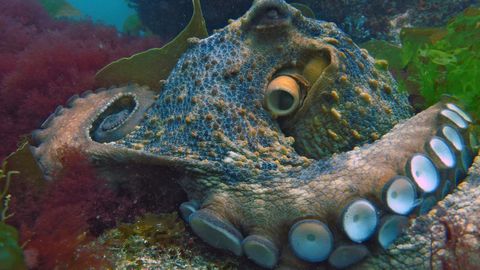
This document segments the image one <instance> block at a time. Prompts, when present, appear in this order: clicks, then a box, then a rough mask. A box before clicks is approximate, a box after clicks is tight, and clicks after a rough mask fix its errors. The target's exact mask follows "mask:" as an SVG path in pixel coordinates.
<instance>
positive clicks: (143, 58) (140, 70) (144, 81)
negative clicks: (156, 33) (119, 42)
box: [95, 0, 208, 89]
mask: <svg viewBox="0 0 480 270" xmlns="http://www.w3.org/2000/svg"><path fill="white" fill-rule="evenodd" d="M192 1H193V7H194V8H193V15H192V18H191V20H190V22H189V23H188V25H187V26H186V27H185V29H184V30H183V31H182V32H181V33H180V34H179V35H178V36H177V37H175V38H174V39H173V40H172V41H171V42H169V43H168V44H167V45H165V46H163V47H162V48H153V49H150V50H147V51H144V52H141V53H137V54H135V55H133V56H130V57H127V58H122V59H119V60H117V61H115V62H113V63H111V64H109V65H107V66H105V67H104V68H102V69H101V70H100V71H99V72H98V73H97V74H96V76H95V80H96V82H97V83H98V84H99V85H100V86H104V87H109V86H112V85H123V84H127V83H138V84H140V85H148V86H150V87H151V88H153V89H158V88H159V87H160V86H161V84H162V83H161V81H162V80H165V79H166V78H167V77H168V76H169V75H170V72H171V71H172V69H173V68H174V67H175V65H176V63H177V61H178V59H179V58H180V57H181V56H182V54H183V53H184V52H185V51H186V50H187V49H188V46H189V44H188V43H189V42H188V41H189V39H190V38H193V37H196V38H204V37H207V36H208V32H207V28H206V26H205V20H204V18H203V15H202V9H201V6H200V0H192Z"/></svg>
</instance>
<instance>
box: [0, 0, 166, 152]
mask: <svg viewBox="0 0 480 270" xmlns="http://www.w3.org/2000/svg"><path fill="white" fill-rule="evenodd" d="M0 28H1V29H2V31H0V115H2V120H3V121H2V127H1V129H0V138H2V141H3V143H2V144H1V145H0V160H1V159H3V158H4V157H5V156H6V155H8V154H9V153H10V152H12V151H14V150H15V149H16V147H17V145H16V144H17V142H18V141H19V138H20V137H21V136H22V135H25V134H28V133H29V132H30V131H31V130H33V129H35V128H37V127H38V126H39V125H40V124H41V122H42V120H44V119H46V118H47V117H48V115H49V113H51V112H52V111H53V110H54V109H55V107H56V105H58V104H63V103H65V101H66V100H67V99H68V98H69V97H70V96H72V95H74V94H76V93H80V92H82V91H85V90H88V89H94V88H96V87H95V83H94V76H95V73H96V72H97V71H98V70H99V69H100V68H102V67H103V66H105V65H106V64H108V63H110V62H112V61H114V60H116V59H118V58H121V57H124V56H128V55H131V54H133V53H135V52H138V51H143V50H145V49H148V48H151V47H159V46H161V42H160V40H159V39H157V38H154V37H151V38H140V37H123V36H120V35H119V34H118V32H117V31H116V30H115V29H114V28H113V27H106V26H101V25H94V24H93V23H91V22H69V21H58V20H54V19H52V18H50V17H49V16H48V14H47V13H46V11H45V10H44V9H43V8H42V6H41V5H40V4H39V3H38V1H35V0H4V1H1V2H0Z"/></svg>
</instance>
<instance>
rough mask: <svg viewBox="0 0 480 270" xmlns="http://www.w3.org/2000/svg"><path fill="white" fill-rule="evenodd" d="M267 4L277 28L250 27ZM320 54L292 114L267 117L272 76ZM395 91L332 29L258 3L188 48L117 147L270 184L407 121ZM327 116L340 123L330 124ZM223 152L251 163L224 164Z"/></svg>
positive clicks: (405, 104)
mask: <svg viewBox="0 0 480 270" xmlns="http://www.w3.org/2000/svg"><path fill="white" fill-rule="evenodd" d="M273 4H275V5H279V6H280V8H279V9H281V13H282V14H281V16H284V18H282V20H284V21H283V22H282V23H284V25H281V26H275V27H271V28H269V29H257V28H258V27H259V26H260V27H261V25H262V20H263V19H264V18H263V17H264V16H266V15H265V8H266V7H267V6H268V5H273ZM322 52H323V53H325V54H329V56H328V57H329V58H331V60H330V62H331V63H330V65H329V67H328V68H327V69H326V70H325V71H324V72H323V74H322V75H321V77H319V78H318V79H317V80H316V81H312V82H309V84H310V85H309V86H308V89H307V91H308V93H307V95H306V97H305V99H304V101H303V105H302V106H301V107H300V108H299V109H298V110H297V111H296V112H295V113H294V115H291V116H287V117H286V118H284V119H273V117H272V116H271V115H270V114H269V112H268V111H267V110H265V109H264V108H263V105H262V104H263V99H264V95H265V94H264V91H265V88H266V86H267V84H268V83H269V82H270V81H271V79H272V76H273V75H274V74H275V73H276V72H277V71H278V70H280V69H283V68H285V67H298V68H299V69H301V68H302V66H304V65H305V62H308V60H309V59H310V58H313V57H315V56H319V55H321V53H322ZM396 87H397V86H396V84H395V82H394V81H393V80H392V78H391V76H390V75H389V74H388V73H387V72H384V71H380V70H378V69H376V68H375V66H374V60H373V59H372V58H371V57H369V56H368V54H367V52H365V51H362V50H361V49H360V48H359V47H358V46H356V45H355V44H353V43H352V41H351V39H350V38H348V37H347V36H346V35H345V34H344V33H343V32H342V31H341V30H340V29H338V28H337V27H336V26H335V25H334V24H332V23H328V22H323V21H316V20H312V19H308V18H305V17H303V16H301V14H299V13H298V11H297V10H294V9H293V8H292V7H290V6H287V5H286V4H285V3H277V2H275V1H272V3H268V1H263V2H259V3H257V4H256V6H254V8H252V10H251V11H250V12H249V13H247V14H246V15H245V16H243V17H242V18H240V19H239V20H237V21H235V22H233V23H231V24H230V25H229V26H227V27H226V28H224V29H222V30H220V31H218V32H217V33H215V34H213V35H212V36H210V37H208V38H206V39H204V40H199V41H196V42H195V43H194V44H192V47H191V48H190V49H189V50H188V51H187V52H186V53H185V54H184V55H183V57H182V58H181V59H180V60H179V62H178V64H177V66H176V68H175V69H174V70H173V72H172V75H171V76H170V77H169V78H168V80H167V81H166V83H165V86H164V87H163V89H162V90H161V93H160V95H159V97H158V99H157V101H156V102H155V104H154V105H153V106H152V107H151V109H149V110H148V112H147V115H146V117H145V120H144V121H143V122H142V123H140V124H139V129H138V130H137V131H135V132H134V133H132V134H130V135H128V136H127V137H126V138H125V139H124V140H122V141H121V142H120V143H119V144H122V145H124V146H126V147H129V148H133V147H135V146H137V147H140V148H142V149H143V151H146V152H149V153H153V154H155V155H168V156H171V155H174V156H177V157H181V158H188V159H198V160H208V161H209V162H212V163H214V164H215V166H218V167H221V168H222V171H223V172H226V174H225V175H229V176H230V179H229V180H230V181H245V180H246V179H247V178H250V177H252V172H254V171H255V170H258V171H257V173H256V174H257V175H258V174H262V175H264V176H265V177H269V176H270V177H271V176H272V175H275V174H276V173H278V172H279V167H285V166H292V167H299V168H300V167H302V166H305V165H306V164H308V161H306V159H305V157H302V155H304V156H307V157H313V158H323V157H328V156H329V155H331V154H333V153H337V152H341V151H346V150H349V149H352V147H353V146H355V145H361V144H363V143H365V142H371V141H373V140H374V139H377V138H379V137H380V136H381V135H383V134H384V133H386V132H387V131H388V130H390V129H391V128H392V127H393V125H395V124H396V123H397V122H398V121H399V120H401V119H405V118H407V117H410V116H411V113H410V107H409V105H408V102H407V97H406V95H405V94H403V93H398V91H397V89H396ZM385 89H387V90H385ZM332 91H334V92H336V93H337V95H338V97H336V99H337V100H334V98H332V97H331V95H332ZM362 97H363V98H362ZM332 109H335V110H336V111H337V112H338V113H339V114H341V119H336V118H335V117H334V116H332V114H331V113H330V111H331V110H332ZM277 120H279V121H277ZM280 122H281V124H282V126H283V130H284V131H285V133H286V134H284V132H282V130H281V128H280V124H279V123H280ZM328 131H332V133H334V134H336V135H332V134H329V133H328ZM352 132H356V133H357V134H356V135H357V137H355V136H353V135H352ZM332 136H334V137H335V138H332ZM293 142H294V144H293V145H292V143H293ZM294 148H296V149H297V150H298V153H297V151H295V149H294ZM229 152H234V153H239V154H240V155H244V156H246V159H247V160H248V161H249V162H243V163H242V164H241V165H242V166H235V164H231V163H226V162H223V161H224V160H225V158H227V157H228V153H229ZM237 165H238V164H237ZM288 171H290V172H291V171H292V170H291V169H289V170H288ZM257 178H258V177H257Z"/></svg>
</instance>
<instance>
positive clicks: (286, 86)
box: [264, 75, 301, 117]
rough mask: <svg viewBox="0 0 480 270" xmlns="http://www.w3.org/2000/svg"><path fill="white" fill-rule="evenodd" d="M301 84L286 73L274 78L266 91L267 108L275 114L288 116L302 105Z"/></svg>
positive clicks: (265, 102)
mask: <svg viewBox="0 0 480 270" xmlns="http://www.w3.org/2000/svg"><path fill="white" fill-rule="evenodd" d="M300 96H301V92H300V86H299V85H298V83H297V81H296V80H295V79H294V78H292V77H290V76H286V75H282V76H279V77H276V78H275V79H273V80H272V81H271V82H270V83H269V84H268V86H267V90H266V92H265V98H264V104H265V108H266V109H267V110H268V111H269V112H270V113H271V114H272V115H273V116H274V117H277V116H286V115H289V114H291V113H293V112H294V111H295V110H296V109H297V108H298V107H299V106H300Z"/></svg>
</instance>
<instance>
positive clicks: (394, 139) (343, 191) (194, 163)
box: [32, 0, 480, 269]
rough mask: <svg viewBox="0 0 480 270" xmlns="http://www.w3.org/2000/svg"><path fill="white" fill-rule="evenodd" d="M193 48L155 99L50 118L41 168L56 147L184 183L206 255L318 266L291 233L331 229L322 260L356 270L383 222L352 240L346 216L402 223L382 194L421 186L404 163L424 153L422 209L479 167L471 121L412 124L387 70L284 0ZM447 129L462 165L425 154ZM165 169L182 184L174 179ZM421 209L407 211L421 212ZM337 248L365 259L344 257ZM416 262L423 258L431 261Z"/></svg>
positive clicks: (92, 96)
mask: <svg viewBox="0 0 480 270" xmlns="http://www.w3.org/2000/svg"><path fill="white" fill-rule="evenodd" d="M190 43H191V47H190V48H189V49H188V51H187V52H186V53H185V54H184V55H183V56H182V57H181V59H180V60H179V61H178V64H177V66H176V67H175V69H174V70H173V71H172V73H171V75H170V77H169V78H168V79H167V80H166V81H165V83H164V86H163V88H162V89H160V93H159V94H158V96H157V95H156V93H154V92H152V91H150V90H149V89H148V88H146V87H140V86H138V85H128V86H123V87H118V88H113V89H110V90H108V91H103V90H102V91H98V92H96V93H90V92H88V94H85V95H83V96H81V98H78V99H73V100H72V101H71V102H69V104H68V107H67V108H63V109H60V110H59V111H58V112H57V113H56V114H54V115H53V118H49V120H47V121H46V123H45V124H44V125H42V129H40V130H37V131H35V132H34V133H33V134H32V137H33V143H34V146H32V152H33V154H34V156H35V157H36V158H37V160H38V163H39V165H40V166H41V167H42V169H43V170H44V172H45V173H46V174H47V175H53V173H52V172H54V171H56V170H59V169H60V168H61V164H60V163H61V162H60V160H61V157H60V156H59V150H60V149H63V148H64V147H71V148H75V149H79V150H80V151H81V152H82V153H84V154H85V155H86V156H87V157H88V158H89V160H91V161H92V163H93V164H94V165H95V166H96V167H97V168H98V171H99V173H100V174H101V175H102V176H103V177H106V178H108V179H109V180H111V181H112V182H114V183H125V182H127V183H128V182H139V183H144V182H145V181H149V182H151V183H155V184H157V185H158V186H160V187H161V188H162V189H164V191H163V192H164V194H167V195H168V194H169V193H171V194H177V193H174V192H170V190H171V189H172V188H175V187H176V186H175V185H177V184H178V185H180V186H181V188H182V189H183V190H184V191H185V192H186V194H187V196H188V198H189V200H190V201H189V202H186V203H184V204H182V205H181V206H180V210H181V213H182V215H183V216H184V218H185V219H186V221H188V222H189V224H190V226H191V228H192V230H193V231H194V232H195V233H196V234H197V235H198V236H199V237H200V238H202V239H203V240H204V241H206V242H207V243H209V244H211V245H212V246H214V247H217V248H221V249H225V250H228V251H230V252H233V253H234V254H236V255H242V254H245V255H246V256H247V257H249V258H250V259H251V260H253V261H254V262H255V263H257V264H258V265H261V266H263V267H266V268H274V267H277V266H278V267H280V268H282V267H283V268H284V269H319V268H318V267H328V266H327V263H326V261H325V262H324V261H322V262H320V261H308V256H300V255H302V254H300V255H299V254H298V252H297V253H295V252H296V251H295V250H292V245H291V243H289V241H291V240H289V238H290V236H291V235H292V234H293V233H291V231H290V229H291V228H295V224H303V223H305V224H313V225H312V226H315V224H323V225H322V228H329V230H330V231H331V239H330V241H329V242H331V243H332V249H331V250H327V254H329V255H330V257H329V258H328V263H329V264H330V265H331V266H339V265H344V264H345V263H346V265H354V264H356V263H359V261H360V260H362V259H364V257H365V256H366V255H367V253H368V252H366V251H368V250H369V251H370V252H373V251H375V250H378V249H379V247H378V244H377V241H376V240H375V238H376V237H379V235H380V227H381V224H376V226H375V227H374V228H373V229H372V232H373V231H374V232H376V233H377V235H376V236H374V235H373V234H372V235H369V240H367V241H364V242H362V241H360V242H359V241H356V242H355V241H354V240H353V239H352V237H351V236H350V235H348V234H347V233H346V230H345V226H347V225H345V224H344V221H343V219H342V218H343V216H344V213H345V211H346V209H348V208H349V207H350V206H351V205H352V204H353V203H354V202H357V201H358V199H359V198H360V199H361V200H362V201H368V202H369V203H370V204H371V205H372V208H374V209H375V211H374V213H375V215H374V216H375V217H378V218H379V220H380V218H388V216H389V215H394V214H398V213H396V212H394V211H393V210H392V209H391V207H390V206H389V205H388V202H387V201H386V197H385V192H386V190H388V189H389V188H390V183H391V181H392V180H394V179H396V178H398V176H402V177H407V178H408V177H411V178H414V177H415V175H413V174H412V173H411V170H410V169H409V168H410V167H409V166H410V165H409V162H410V160H411V158H412V156H414V155H415V154H418V153H424V154H425V155H428V156H429V158H430V159H431V160H432V162H434V164H435V166H437V167H438V169H439V171H440V172H441V173H440V176H441V178H440V179H439V180H438V182H439V184H438V185H439V186H441V187H438V188H437V189H438V190H436V191H434V192H423V191H422V190H420V189H419V190H418V191H416V192H415V196H416V201H415V203H418V204H419V206H418V209H425V208H428V207H427V206H428V205H426V204H425V203H426V202H432V201H439V200H442V199H443V197H444V196H445V195H446V194H447V193H448V192H449V191H451V190H447V192H446V193H445V192H440V190H443V189H444V188H443V186H444V185H446V182H448V181H451V180H452V179H454V180H455V183H459V182H460V181H461V180H462V179H463V178H464V176H465V175H466V174H467V170H468V168H469V166H470V164H471V161H464V160H463V157H469V158H471V157H473V156H475V155H476V153H477V150H478V148H477V145H476V143H475V141H474V140H473V138H475V135H473V134H474V133H473V130H472V127H471V125H470V124H471V123H470V122H469V123H465V126H462V125H461V124H462V123H459V122H458V121H457V122H455V121H452V120H451V119H448V118H446V117H445V116H444V115H442V112H444V111H445V110H447V111H448V110H450V109H449V107H448V106H449V105H452V104H449V103H448V102H451V101H446V102H442V103H439V104H436V105H435V106H432V107H431V108H429V109H427V110H425V111H423V112H422V113H420V114H417V115H416V116H412V114H411V108H410V106H409V104H408V101H407V95H406V93H402V92H400V91H398V89H397V85H396V83H395V82H394V80H393V79H392V77H391V75H390V74H389V73H388V71H386V65H385V62H381V61H380V62H378V61H377V62H376V61H375V60H374V59H373V58H372V57H370V56H369V55H368V52H366V51H365V50H362V49H360V48H359V47H358V46H357V45H355V44H354V43H353V42H352V41H351V39H350V38H349V37H348V36H346V35H345V34H344V33H343V32H342V31H341V30H339V29H338V28H337V27H336V26H335V25H334V24H332V23H328V22H323V21H315V20H312V19H307V18H305V17H303V16H302V15H301V14H300V12H299V11H298V10H296V9H294V8H293V7H291V6H289V5H287V4H286V3H285V2H284V1H281V0H257V1H255V2H254V4H253V6H252V8H251V9H250V11H249V12H247V14H245V15H244V16H243V17H241V18H239V19H238V20H236V21H233V22H232V23H230V25H228V26H227V27H226V28H224V29H222V30H220V31H218V32H217V33H215V34H213V35H212V36H210V37H208V38H206V39H203V40H198V39H191V40H190ZM285 77H286V78H289V80H292V79H294V80H295V82H296V83H295V84H296V85H298V89H297V90H298V91H297V92H296V93H299V96H300V102H299V104H298V106H297V107H295V110H294V111H293V112H292V113H290V114H288V115H285V116H281V117H279V116H278V114H277V113H276V112H277V111H275V110H272V109H271V106H270V107H269V106H268V105H267V102H266V101H265V99H266V97H267V96H268V94H267V93H268V91H269V90H268V89H269V86H270V85H271V84H272V82H273V81H275V80H277V79H278V78H285ZM293 88H295V87H293ZM154 96H155V97H154ZM154 99H155V100H154ZM119 100H120V101H122V100H123V101H125V102H119ZM127 101H129V102H127ZM125 104H130V105H131V104H135V105H136V107H135V108H133V107H132V106H130V105H125ZM128 106H130V107H128ZM127 112H128V113H127ZM451 113H454V112H453V111H452V112H451ZM110 115H111V116H112V117H109V116H110ZM125 115H129V116H128V117H127V116H125ZM459 117H460V116H459ZM460 118H461V117H460ZM72 119H73V120H74V121H72ZM108 119H115V122H114V123H113V124H114V125H113V124H112V123H111V121H112V120H108ZM102 121H103V122H102ZM462 121H466V120H462ZM98 123H101V124H98ZM443 125H450V126H454V127H455V128H454V129H455V130H456V131H457V132H458V134H459V136H460V137H462V138H463V140H464V142H465V149H464V150H462V151H463V152H461V153H457V152H454V153H455V158H456V159H457V162H456V165H455V166H454V168H447V167H445V164H443V163H442V160H441V159H440V158H439V157H438V156H436V154H435V152H432V149H430V148H428V142H429V141H430V140H431V139H432V137H434V136H442V135H441V134H440V133H439V130H440V128H442V127H443ZM112 126H114V127H115V128H114V129H113V130H112V133H115V132H116V131H118V132H116V133H115V136H118V134H123V133H122V132H124V133H127V134H125V135H124V137H123V138H121V139H119V140H117V139H116V138H115V139H111V140H108V136H106V137H107V138H106V139H105V141H102V142H99V141H95V140H94V139H92V136H91V134H92V132H93V131H95V130H98V129H99V128H102V127H103V128H106V130H107V132H105V133H106V134H107V135H108V134H109V133H108V132H109V130H108V127H112ZM116 126H119V129H121V130H117V127H116ZM120 131H122V132H120ZM126 131H128V132H126ZM130 131H131V132H130ZM444 137H445V136H444ZM444 140H445V138H444ZM448 147H451V145H450V144H449V145H448ZM460 157H462V158H460ZM467 160H468V158H467ZM477 163H478V161H477ZM164 172H165V173H164ZM166 172H168V173H166ZM171 172H175V173H177V175H176V176H178V177H171V179H172V180H171V181H170V182H169V181H166V180H165V178H168V177H165V174H168V175H169V176H170V173H171ZM474 172H476V173H477V174H478V169H475V171H474ZM452 175H453V176H452ZM452 177H453V178H452ZM457 178H458V179H457ZM171 182H173V186H174V187H172V183H171ZM411 182H412V186H414V185H415V184H413V180H412V181H411ZM417 184H418V183H417ZM417 188H418V187H417ZM472 194H473V193H472ZM458 196H460V195H458ZM454 198H455V197H454ZM459 198H462V199H461V200H464V197H459ZM475 206H478V204H475ZM418 209H417V208H415V209H414V206H412V209H411V212H413V213H417V214H419V213H420V214H421V213H423V212H421V211H420V212H419V210H418ZM464 209H466V210H465V211H466V212H467V213H470V212H472V211H473V210H475V209H476V208H474V207H464ZM472 213H475V212H472ZM476 213H477V214H472V215H470V216H471V217H473V218H472V220H475V219H477V217H478V211H477V212H476ZM398 216H399V215H397V217H398ZM429 217H430V216H429ZM440 218H441V217H432V218H431V219H433V220H434V221H435V220H438V219H440ZM399 219H402V217H400V218H399ZM404 219H406V217H403V220H404ZM478 219H480V218H478ZM311 220H314V222H311ZM302 222H303V223H302ZM289 231H290V232H289ZM410 233H412V230H410ZM413 234H414V233H413ZM289 235H290V236H289ZM311 235H313V233H312V234H310V236H311ZM395 237H398V236H395ZM294 238H295V239H297V238H296V237H294ZM478 238H479V237H477V238H476V239H478ZM350 239H352V240H350ZM432 241H433V240H432ZM426 242H428V241H426ZM440 242H441V241H440ZM424 247H425V249H427V248H429V247H427V245H426V244H425V245H424ZM342 250H352V252H357V253H356V254H355V256H351V257H349V258H344V256H342V255H341V251H342ZM392 250H395V251H396V252H397V254H398V253H399V252H398V249H396V247H395V248H393V249H392ZM420 253H421V254H422V256H421V258H420V260H421V261H422V262H430V260H431V259H432V258H433V255H432V254H430V253H428V252H424V251H423V249H422V251H420ZM259 254H260V255H259ZM338 254H340V255H338ZM397 256H398V255H397ZM410 257H412V256H410ZM410 257H409V258H410ZM300 258H302V259H303V260H301V259H300ZM305 258H306V259H305ZM338 258H340V259H341V258H344V259H345V260H346V261H345V260H343V259H342V261H338ZM376 258H378V260H377V259H372V260H370V261H369V263H370V265H369V267H371V268H372V267H373V268H378V269H382V267H383V266H384V265H394V263H391V260H390V259H389V258H392V256H391V255H383V256H382V254H381V255H379V256H378V257H376ZM393 258H395V256H394V257H393ZM442 258H443V257H442V256H440V257H439V260H442ZM306 260H307V261H306ZM393 260H394V259H393ZM406 265H407V264H406ZM408 265H411V264H408ZM387 268H388V267H387ZM383 269H385V268H383Z"/></svg>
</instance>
